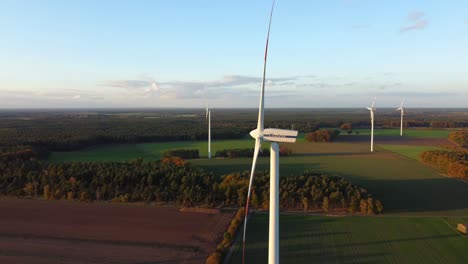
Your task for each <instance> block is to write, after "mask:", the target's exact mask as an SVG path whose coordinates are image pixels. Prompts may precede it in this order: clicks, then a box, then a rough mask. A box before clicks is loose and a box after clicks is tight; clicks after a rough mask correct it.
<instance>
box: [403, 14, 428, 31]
mask: <svg viewBox="0 0 468 264" xmlns="http://www.w3.org/2000/svg"><path fill="white" fill-rule="evenodd" d="M408 22H409V23H410V24H409V25H407V26H405V27H402V28H400V33H403V32H408V31H413V30H423V29H425V28H426V27H427V25H428V24H429V20H428V19H426V18H425V14H424V12H419V11H414V12H411V13H410V14H409V15H408Z"/></svg>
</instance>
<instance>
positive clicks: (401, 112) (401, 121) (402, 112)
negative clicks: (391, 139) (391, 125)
mask: <svg viewBox="0 0 468 264" xmlns="http://www.w3.org/2000/svg"><path fill="white" fill-rule="evenodd" d="M404 102H405V99H403V100H402V101H401V104H400V107H399V108H397V109H396V111H398V110H400V116H401V120H400V137H401V136H403V116H404V115H405V112H404V111H403V103H404Z"/></svg>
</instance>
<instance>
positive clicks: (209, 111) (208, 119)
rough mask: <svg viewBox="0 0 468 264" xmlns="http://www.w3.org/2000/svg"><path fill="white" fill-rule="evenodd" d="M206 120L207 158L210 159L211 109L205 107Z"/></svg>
mask: <svg viewBox="0 0 468 264" xmlns="http://www.w3.org/2000/svg"><path fill="white" fill-rule="evenodd" d="M206 120H207V121H208V158H209V159H211V109H210V108H209V107H208V106H206Z"/></svg>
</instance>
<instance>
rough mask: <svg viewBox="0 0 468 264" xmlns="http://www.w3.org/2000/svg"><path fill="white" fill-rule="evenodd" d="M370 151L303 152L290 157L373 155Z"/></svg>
mask: <svg viewBox="0 0 468 264" xmlns="http://www.w3.org/2000/svg"><path fill="white" fill-rule="evenodd" d="M371 154H372V153H369V152H330V153H326V152H325V153H303V154H294V155H291V156H290V157H303V156H309V157H333V156H356V155H371Z"/></svg>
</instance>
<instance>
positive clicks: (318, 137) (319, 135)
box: [305, 129, 340, 142]
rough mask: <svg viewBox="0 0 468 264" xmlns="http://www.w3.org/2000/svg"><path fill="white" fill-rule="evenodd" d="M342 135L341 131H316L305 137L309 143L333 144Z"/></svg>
mask: <svg viewBox="0 0 468 264" xmlns="http://www.w3.org/2000/svg"><path fill="white" fill-rule="evenodd" d="M339 134H340V131H339V130H327V129H323V130H316V131H314V132H311V133H307V134H306V135H305V139H306V140H307V141H308V142H332V141H333V140H334V139H335V138H336V137H337V136H338V135H339Z"/></svg>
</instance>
